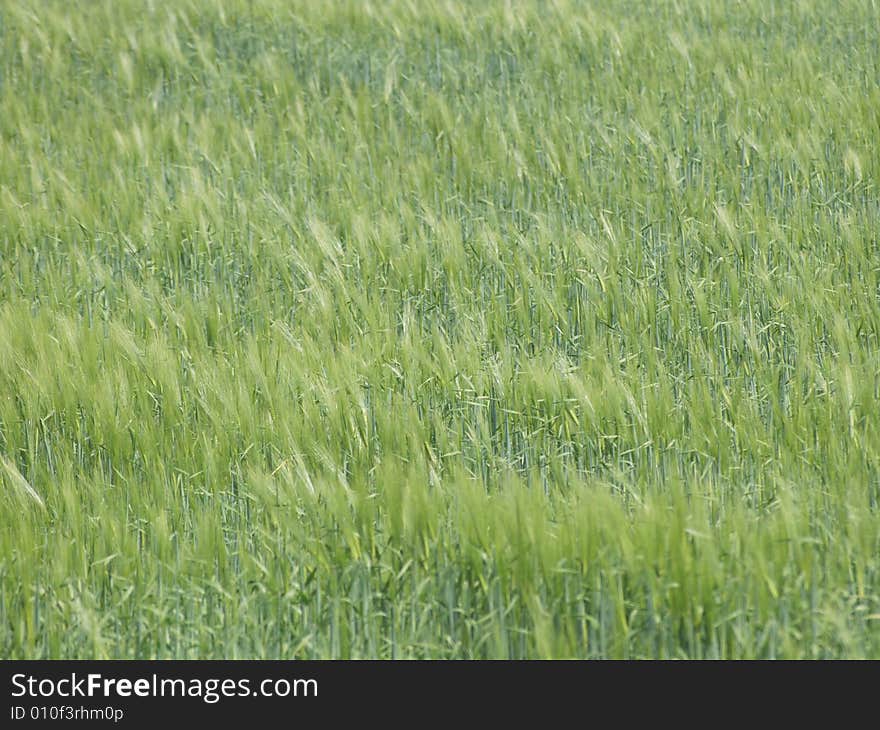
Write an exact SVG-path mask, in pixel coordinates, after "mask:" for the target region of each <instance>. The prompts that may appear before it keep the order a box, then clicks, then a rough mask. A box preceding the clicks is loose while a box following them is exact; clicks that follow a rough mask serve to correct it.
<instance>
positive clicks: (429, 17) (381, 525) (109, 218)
mask: <svg viewBox="0 0 880 730" xmlns="http://www.w3.org/2000/svg"><path fill="white" fill-rule="evenodd" d="M878 404H880V6H878V4H877V3H876V2H874V0H843V1H842V2H832V1H831V0H802V1H795V0H775V1H774V0H746V1H743V2H732V1H731V2H725V1H723V0H678V1H674V0H668V1H657V2H651V3H644V2H642V1H641V0H610V1H608V2H575V1H568V0H557V1H556V2H537V1H534V2H532V1H526V0H523V1H510V2H501V1H494V0H493V1H489V0H487V1H485V2H465V1H464V0H462V1H457V0H456V1H453V0H447V1H444V0H438V1H436V2H428V1H427V0H425V1H424V2H423V1H422V0H357V1H355V0H345V1H339V2H323V1H321V0H296V1H292V2H291V1H288V0H216V1H213V2H209V1H198V0H186V1H184V2H180V1H177V2H171V1H170V0H168V1H163V0H155V1H148V0H138V1H136V0H94V1H93V2H88V3H82V4H74V3H68V2H62V1H61V0H57V1H56V0H51V1H49V0H47V1H42V2H41V1H39V0H30V1H28V0H9V1H8V2H3V3H2V5H0V656H2V657H9V658H34V659H36V658H75V657H79V658H105V657H109V658H154V657H156V658H217V657H229V658H244V657H256V658H286V657H303V658H310V657H321V658H325V657H342V658H347V657H393V658H425V657H438V658H479V657H490V658H496V657H497V658H506V657H509V658H517V657H612V658H615V657H616V658H639V657H662V658H667V657H703V658H743V657H771V658H772V657H805V658H810V657H813V658H822V657H874V658H880V415H878V413H880V407H878Z"/></svg>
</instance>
